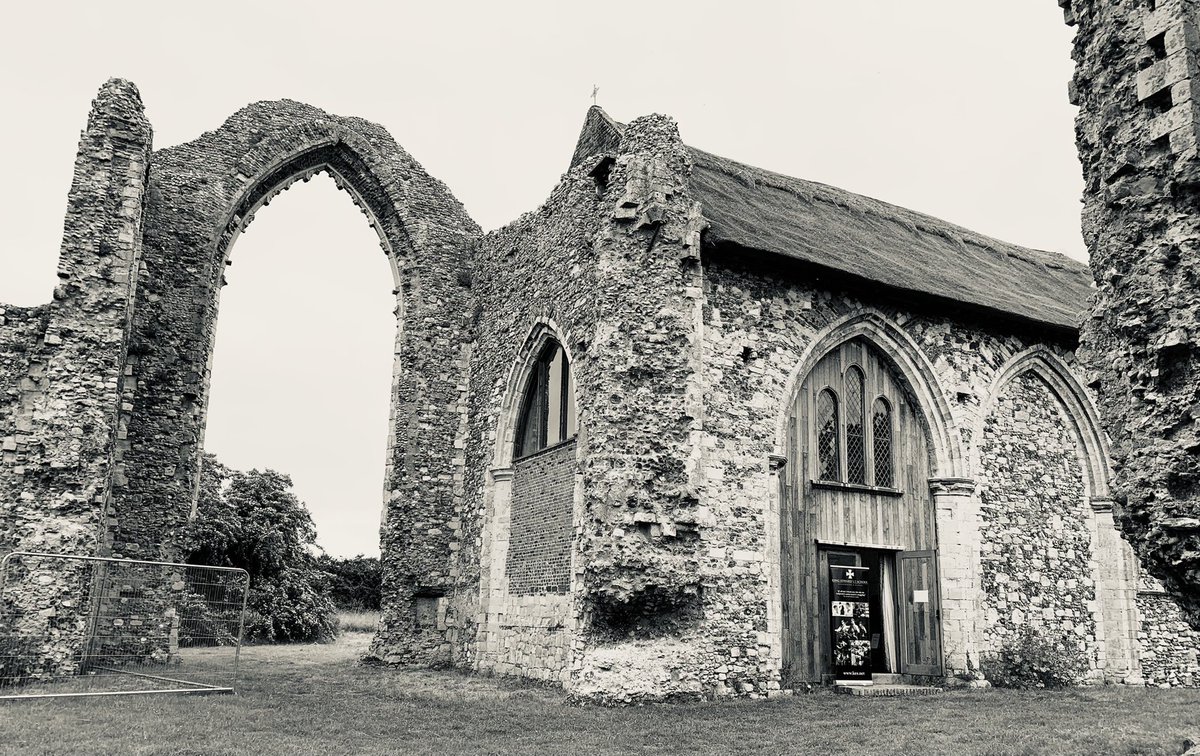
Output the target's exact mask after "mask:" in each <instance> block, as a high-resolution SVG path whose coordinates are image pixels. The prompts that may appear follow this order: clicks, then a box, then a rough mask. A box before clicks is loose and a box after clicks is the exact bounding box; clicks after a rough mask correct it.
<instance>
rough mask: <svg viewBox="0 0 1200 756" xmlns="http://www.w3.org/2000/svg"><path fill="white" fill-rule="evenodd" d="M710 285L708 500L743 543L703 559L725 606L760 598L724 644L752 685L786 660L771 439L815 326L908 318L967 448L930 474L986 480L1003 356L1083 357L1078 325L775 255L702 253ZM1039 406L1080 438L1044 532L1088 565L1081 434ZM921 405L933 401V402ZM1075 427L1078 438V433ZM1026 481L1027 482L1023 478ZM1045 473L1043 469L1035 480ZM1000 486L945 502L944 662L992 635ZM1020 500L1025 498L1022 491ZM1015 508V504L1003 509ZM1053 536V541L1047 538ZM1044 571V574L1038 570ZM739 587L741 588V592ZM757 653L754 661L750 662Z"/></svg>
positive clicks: (731, 662)
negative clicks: (1056, 511) (867, 288)
mask: <svg viewBox="0 0 1200 756" xmlns="http://www.w3.org/2000/svg"><path fill="white" fill-rule="evenodd" d="M704 292H705V301H704V313H705V315H704V363H705V383H706V392H707V397H708V401H707V402H706V407H705V415H704V418H705V438H704V441H703V450H704V469H705V471H706V478H705V486H704V489H703V499H702V500H703V502H704V503H705V505H706V506H707V507H708V508H709V509H710V510H711V512H712V514H713V517H714V519H715V520H716V521H718V522H721V523H726V524H727V526H726V527H727V533H726V534H725V538H726V539H728V541H729V543H730V544H731V545H733V544H736V549H737V550H736V551H734V550H733V549H730V550H728V551H722V550H720V549H717V548H712V547H710V549H709V553H710V554H712V555H713V556H714V557H716V558H713V559H711V560H710V561H708V562H706V563H705V565H704V566H705V572H706V573H713V574H715V575H719V577H718V578H708V579H709V580H714V581H716V580H720V581H728V582H729V583H730V584H731V585H730V587H731V589H732V590H729V591H728V594H727V595H730V596H731V600H730V603H729V605H728V607H727V608H725V611H729V612H730V613H731V614H733V616H735V617H739V619H741V618H745V617H746V614H747V613H750V612H753V613H754V614H751V615H750V618H749V622H746V624H745V625H743V626H744V627H747V628H748V629H753V630H754V631H755V632H756V633H757V635H756V637H755V639H754V641H753V642H751V643H746V642H745V641H743V644H742V645H740V647H733V648H726V649H722V653H721V656H723V657H724V658H723V659H722V663H721V665H720V667H723V668H725V669H726V670H728V671H727V672H725V674H726V676H727V677H726V679H727V680H728V679H729V676H730V673H733V674H735V675H737V676H738V679H737V681H736V682H735V685H736V686H738V687H745V684H746V683H750V684H753V685H754V689H755V690H762V689H763V688H766V690H768V691H769V690H771V689H773V684H774V683H776V681H777V679H778V678H777V677H776V675H777V672H776V671H775V670H778V669H779V668H780V666H781V664H782V662H783V660H782V650H781V643H780V636H779V634H780V632H781V630H780V628H781V625H780V623H781V622H782V617H781V616H780V608H779V606H778V605H777V604H774V603H773V600H772V598H771V597H772V596H773V595H776V594H777V592H778V588H777V587H776V586H777V585H778V581H779V580H780V572H779V562H778V560H779V555H778V551H777V550H774V551H773V550H772V547H771V544H772V542H773V541H774V540H775V539H777V534H776V528H777V524H776V518H778V512H777V511H774V510H771V508H770V504H769V502H770V501H771V491H770V485H771V478H770V475H769V470H768V467H769V462H768V457H769V455H770V454H772V453H773V452H776V453H778V452H777V449H776V447H775V445H776V443H777V439H776V437H775V434H776V430H777V424H778V422H779V419H778V418H779V414H778V413H781V412H783V411H784V408H785V407H786V402H788V401H789V400H790V397H789V396H788V395H787V394H788V391H789V388H790V387H791V386H793V385H794V384H792V383H790V381H794V380H799V378H801V377H802V376H795V375H793V371H794V370H795V369H796V367H797V365H798V364H799V362H800V359H801V357H802V356H803V355H804V354H805V350H806V349H807V348H808V347H809V345H810V344H812V342H813V340H814V339H815V338H816V337H817V336H818V335H819V334H820V333H822V332H823V331H824V330H825V329H828V328H830V327H832V326H834V325H835V324H836V323H839V322H846V321H852V320H854V319H855V318H858V317H860V316H861V317H867V318H871V319H874V320H876V321H878V322H882V323H890V324H893V325H894V326H895V327H896V328H898V329H899V330H900V331H901V332H903V334H904V335H905V336H906V337H907V338H908V339H911V342H912V343H913V344H914V345H915V346H916V349H917V350H919V352H920V354H921V355H923V357H924V359H926V360H927V361H928V364H929V365H930V366H931V367H932V370H933V374H934V376H935V378H936V386H934V387H933V388H934V390H935V391H940V392H941V394H942V397H943V399H944V400H945V403H946V406H948V408H949V412H950V417H949V418H948V420H947V424H948V425H949V426H950V428H951V429H952V431H953V433H955V434H957V437H958V441H959V443H960V445H961V449H962V456H963V460H962V463H961V467H958V468H955V467H954V466H953V465H949V466H947V467H946V468H945V469H942V470H935V472H934V474H935V475H941V476H947V475H949V476H961V477H966V478H968V479H977V480H979V481H980V482H985V481H986V480H987V471H988V469H991V468H988V467H986V466H985V465H984V464H982V462H981V454H984V453H987V450H985V448H984V447H983V446H982V445H981V443H980V438H979V436H980V435H981V432H980V429H982V428H983V427H984V415H985V413H986V411H987V410H986V407H985V405H986V403H987V400H988V397H989V392H990V391H991V390H992V387H993V384H994V383H995V381H996V380H997V379H998V377H999V376H1000V374H1001V373H1002V371H1003V370H1004V369H1005V367H1006V365H1008V364H1010V363H1011V362H1012V361H1013V360H1014V359H1015V358H1016V357H1017V356H1018V355H1021V354H1024V353H1026V352H1028V350H1030V349H1031V348H1033V347H1038V348H1041V349H1045V350H1046V351H1047V353H1048V354H1051V355H1053V356H1054V357H1055V358H1056V359H1059V360H1061V361H1062V362H1063V363H1064V364H1066V365H1068V366H1074V365H1075V361H1074V356H1073V354H1072V352H1071V343H1070V338H1069V335H1068V334H1064V335H1062V336H1061V337H1060V338H1059V339H1057V340H1055V339H1053V338H1050V339H1047V334H1046V333H1045V332H1044V331H1040V330H1039V331H1036V332H1033V331H1030V330H1028V329H1026V328H1022V327H1021V326H1020V324H1018V323H1008V324H1006V323H1004V322H1003V321H999V322H998V321H996V320H995V319H994V318H987V320H988V321H989V322H990V325H988V326H984V325H982V324H981V321H982V320H983V319H977V318H972V317H971V316H970V314H969V313H956V314H955V316H953V317H949V316H947V315H946V314H945V309H944V308H939V311H938V312H933V311H930V310H918V309H914V308H912V307H911V306H910V307H901V306H899V305H896V304H889V303H888V302H887V301H886V300H883V299H874V300H872V301H870V302H868V301H867V300H865V299H863V298H862V297H861V296H860V295H857V294H854V293H852V291H848V290H845V289H841V288H840V287H839V286H838V282H837V281H836V280H832V281H826V282H812V278H811V276H805V277H801V276H799V275H791V276H789V275H784V274H781V271H779V270H778V268H776V267H774V266H772V267H770V268H767V267H765V266H764V265H761V264H758V263H755V262H754V261H753V260H752V259H745V260H743V261H741V262H739V261H737V260H735V259H730V258H729V257H728V256H727V254H725V253H720V254H718V253H714V254H712V255H710V256H709V257H707V258H706V261H705V288H704ZM1019 380H1022V381H1024V380H1028V379H1026V378H1020V379H1019ZM1039 406H1040V407H1041V408H1040V409H1039V410H1038V411H1039V412H1040V413H1042V415H1045V419H1046V421H1047V422H1048V423H1049V424H1050V426H1051V427H1053V426H1054V424H1055V423H1059V424H1060V425H1059V426H1058V427H1057V428H1054V429H1053V430H1052V431H1050V433H1051V437H1052V438H1053V439H1055V440H1056V442H1057V443H1058V444H1060V446H1061V448H1062V450H1067V449H1070V450H1072V453H1073V455H1076V456H1073V457H1068V458H1066V459H1067V460H1068V461H1064V462H1062V463H1061V464H1062V465H1063V470H1064V472H1063V475H1064V478H1065V479H1064V481H1063V483H1062V485H1063V491H1062V494H1063V496H1064V497H1065V498H1069V499H1071V500H1072V501H1074V502H1076V504H1077V506H1076V507H1075V508H1074V510H1073V511H1074V516H1075V519H1074V520H1068V519H1066V518H1065V517H1064V520H1063V531H1062V533H1061V534H1056V533H1047V539H1049V540H1050V541H1053V542H1054V543H1055V544H1057V545H1056V546H1055V547H1056V548H1057V547H1058V546H1061V549H1062V552H1063V553H1064V554H1065V553H1066V552H1068V551H1070V550H1071V549H1074V552H1075V553H1074V556H1072V557H1071V558H1070V559H1069V564H1070V565H1071V572H1072V573H1073V575H1075V573H1081V572H1083V571H1085V566H1086V565H1087V563H1088V560H1089V558H1090V556H1091V553H1090V551H1089V550H1088V544H1087V533H1088V529H1087V520H1086V511H1085V510H1084V509H1083V506H1084V505H1083V492H1082V481H1081V479H1080V478H1081V475H1080V469H1079V462H1078V457H1077V454H1078V452H1077V451H1074V450H1075V449H1076V447H1075V445H1074V442H1073V439H1072V438H1071V436H1070V431H1069V430H1068V429H1067V426H1066V423H1065V419H1064V418H1062V417H1061V416H1060V415H1059V414H1057V410H1055V409H1054V408H1053V405H1050V404H1044V405H1039ZM922 410H923V411H924V412H926V413H929V412H931V411H936V410H931V409H930V408H929V407H923V408H922ZM1046 413H1050V414H1046ZM1067 439H1070V440H1071V443H1070V444H1069V445H1067ZM1070 459H1074V460H1076V461H1074V462H1071V461H1069V460H1070ZM1013 483H1014V484H1016V483H1018V481H1013ZM1019 483H1020V484H1021V485H1026V482H1025V481H1020V482H1019ZM1041 485H1043V483H1042V481H1037V482H1036V484H1035V486H1041ZM997 494H999V491H998V490H997V488H996V486H995V485H994V484H993V485H992V487H991V489H990V490H989V491H988V493H987V496H988V497H990V498H984V499H983V500H984V501H989V502H990V503H991V507H992V509H991V510H990V513H989V514H988V515H987V516H985V517H981V516H980V515H979V509H980V504H981V498H982V491H976V492H975V493H973V494H971V495H967V496H961V497H958V496H956V497H954V498H952V499H950V500H949V504H948V507H943V506H942V505H940V504H939V505H938V528H939V538H940V541H939V549H940V553H941V560H940V565H939V567H940V572H941V581H942V608H943V619H942V629H943V634H944V638H943V652H944V654H945V657H946V669H947V672H948V673H951V672H971V671H974V670H976V669H977V667H978V659H979V655H980V654H981V653H984V652H986V651H987V650H988V649H989V646H990V641H989V639H988V636H987V633H986V632H985V625H984V621H983V618H984V589H983V576H982V575H981V574H980V564H979V550H980V549H981V548H989V549H990V550H989V552H988V553H989V555H990V558H991V560H992V566H990V567H988V568H987V569H989V570H991V571H992V572H991V575H992V576H993V577H992V578H989V579H991V580H993V582H992V583H990V585H994V584H995V583H994V575H995V574H998V572H999V571H998V570H996V568H995V567H996V565H995V559H996V555H997V554H1000V553H1002V552H1003V551H1004V549H1005V546H1004V544H1003V543H989V538H992V539H997V540H1002V539H1000V538H999V533H998V532H997V530H996V529H995V528H994V526H990V525H989V524H988V522H989V520H990V521H991V522H993V523H994V522H995V519H996V515H997V514H998V512H999V511H1000V509H1001V508H1007V507H1011V506H1013V502H1010V501H1004V500H1002V499H999V498H997ZM1016 500H1017V501H1020V500H1021V499H1020V498H1019V497H1016ZM936 501H937V499H936V497H935V502H936ZM1002 505H1003V507H1002ZM972 512H974V513H972ZM1005 516H1006V517H1009V518H1013V517H1016V516H1019V515H1018V513H1016V512H1007V513H1006V515H1005ZM710 532H711V531H710ZM1060 536H1061V538H1060ZM714 540H715V539H714ZM717 545H718V544H713V546H717ZM1050 547H1051V545H1050V543H1048V544H1047V548H1050ZM722 557H724V558H722ZM729 557H733V559H729ZM727 560H728V561H727ZM1083 577H1084V576H1083V575H1082V574H1078V575H1075V576H1074V577H1070V578H1064V584H1063V587H1062V589H1061V591H1060V590H1059V587H1058V584H1057V578H1056V579H1055V589H1054V590H1055V591H1057V592H1061V593H1063V594H1064V595H1065V594H1067V593H1069V592H1070V590H1069V589H1068V588H1067V583H1066V582H1065V580H1068V579H1074V580H1076V583H1075V584H1074V585H1075V587H1076V588H1078V589H1080V591H1081V595H1083V596H1087V593H1086V592H1087V586H1086V585H1085V584H1084V583H1083V582H1082V580H1083ZM1021 579H1026V580H1027V579H1030V578H1028V577H1025V578H1021ZM1037 580H1038V582H1039V584H1040V577H1039V578H1038V579H1037ZM739 581H740V582H739ZM739 592H740V595H741V597H740V598H738V599H736V600H733V599H732V597H734V596H738V595H739ZM1015 598H1019V597H1015ZM1089 600H1090V598H1083V599H1082V600H1081V599H1077V598H1071V599H1070V606H1072V607H1074V609H1075V610H1076V611H1078V612H1079V615H1080V616H1079V618H1078V620H1079V624H1080V625H1081V626H1082V627H1083V628H1084V629H1085V635H1086V634H1087V633H1089V632H1092V633H1094V630H1093V629H1092V628H1093V623H1092V620H1090V618H1089V617H1090V612H1091V611H1092V609H1093V607H1092V605H1091V604H1090V603H1088V602H1089ZM1021 601H1024V599H1021ZM1015 608H1018V607H1017V606H1016V605H1015V604H1014V605H1013V606H1010V607H1009V609H1008V612H1009V616H1010V619H1011V613H1012V610H1013V609H1015ZM1035 608H1036V607H1034V606H1032V605H1029V606H1027V607H1024V608H1022V611H1024V612H1026V613H1031V612H1032V611H1033V610H1034V609H1035ZM718 611H720V610H718ZM716 613H717V612H713V614H716ZM709 616H712V614H710V615H709ZM743 622H745V619H743ZM1114 631H1115V630H1114ZM1132 632H1133V631H1132V629H1131V628H1130V629H1128V630H1127V634H1129V635H1130V636H1132ZM743 637H745V636H743ZM747 640H748V639H747ZM749 660H753V662H754V663H753V664H748V663H747V662H748V661H749ZM720 667H718V668H720Z"/></svg>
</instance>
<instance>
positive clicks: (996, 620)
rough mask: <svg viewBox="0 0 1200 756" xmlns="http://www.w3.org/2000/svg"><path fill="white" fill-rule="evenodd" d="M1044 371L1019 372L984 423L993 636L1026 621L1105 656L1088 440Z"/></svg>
mask: <svg viewBox="0 0 1200 756" xmlns="http://www.w3.org/2000/svg"><path fill="white" fill-rule="evenodd" d="M1070 427H1071V426H1070V420H1069V419H1068V418H1067V417H1065V416H1064V415H1063V409H1062V408H1061V407H1060V405H1059V402H1058V401H1057V399H1056V398H1055V397H1054V395H1053V394H1051V392H1050V390H1049V388H1048V387H1047V386H1046V385H1045V383H1043V382H1042V381H1041V379H1039V378H1038V377H1037V376H1035V375H1033V374H1031V373H1025V374H1023V375H1020V376H1018V377H1017V378H1015V379H1013V380H1012V381H1011V382H1009V383H1008V385H1007V386H1005V387H1004V388H1003V389H1002V391H1001V392H1000V395H999V396H997V397H996V399H995V404H994V406H993V408H992V410H991V412H989V414H988V416H987V418H986V420H985V422H984V432H983V438H982V439H981V444H982V445H981V449H980V457H981V460H982V462H983V465H982V469H981V471H980V472H981V474H980V476H979V494H980V499H981V506H980V513H981V515H982V519H983V528H982V532H981V533H980V536H981V546H980V551H981V553H982V559H983V565H982V567H983V570H982V583H983V591H984V596H985V599H984V609H985V611H986V612H987V618H986V626H985V629H984V644H985V648H987V649H989V650H997V649H999V648H1000V647H1001V646H1002V645H1003V644H1004V643H1005V642H1006V641H1009V640H1013V639H1014V637H1015V636H1016V635H1017V634H1018V633H1020V632H1021V631H1023V630H1027V629H1033V630H1035V631H1036V632H1037V633H1038V635H1040V636H1042V637H1044V638H1045V639H1046V640H1048V641H1051V642H1059V641H1061V642H1063V643H1065V644H1066V648H1067V649H1068V650H1074V651H1077V652H1078V653H1079V654H1080V655H1082V656H1083V657H1084V658H1086V660H1087V663H1088V667H1089V668H1090V669H1093V670H1095V669H1096V668H1097V664H1098V655H1097V630H1096V624H1097V623H1096V612H1097V611H1098V608H1097V604H1096V600H1095V599H1096V581H1095V564H1094V561H1093V554H1092V544H1091V537H1090V532H1089V528H1088V523H1087V520H1088V518H1089V517H1091V514H1092V513H1091V509H1090V506H1089V504H1088V502H1087V497H1086V494H1085V491H1084V477H1083V468H1082V467H1081V465H1080V458H1079V455H1080V449H1079V446H1078V444H1077V442H1076V440H1075V438H1074V437H1073V435H1072V434H1071V432H1070Z"/></svg>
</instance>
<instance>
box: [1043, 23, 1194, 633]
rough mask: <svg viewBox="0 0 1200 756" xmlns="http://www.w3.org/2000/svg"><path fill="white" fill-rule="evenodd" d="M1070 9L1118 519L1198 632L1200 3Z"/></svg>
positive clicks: (1085, 333)
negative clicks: (1199, 96) (1199, 148)
mask: <svg viewBox="0 0 1200 756" xmlns="http://www.w3.org/2000/svg"><path fill="white" fill-rule="evenodd" d="M1059 5H1060V6H1062V7H1063V8H1064V12H1065V15H1066V20H1067V23H1068V24H1071V25H1074V26H1075V27H1076V34H1075V41H1074V52H1073V57H1074V59H1075V62H1076V69H1075V75H1074V78H1073V81H1072V83H1071V91H1070V96H1071V100H1072V102H1073V103H1074V104H1076V105H1078V106H1079V113H1078V116H1077V119H1076V144H1077V146H1078V149H1079V157H1080V161H1081V162H1082V164H1083V172H1084V180H1085V190H1084V209H1083V234H1084V239H1085V241H1086V242H1087V246H1088V250H1089V253H1090V264H1091V269H1092V274H1093V277H1094V278H1095V280H1096V284H1097V289H1096V293H1095V296H1094V300H1093V303H1092V311H1091V317H1090V318H1088V319H1087V320H1086V321H1085V322H1084V323H1083V328H1082V334H1081V349H1080V359H1081V361H1082V363H1083V364H1084V365H1086V371H1087V378H1086V382H1087V384H1088V385H1089V386H1090V387H1092V388H1093V389H1094V390H1095V392H1096V396H1097V403H1098V406H1099V408H1100V412H1101V418H1102V422H1103V424H1104V427H1105V429H1106V430H1107V431H1108V434H1109V436H1110V437H1111V440H1112V459H1113V469H1114V472H1115V477H1114V481H1113V498H1114V500H1115V506H1114V512H1115V514H1116V516H1117V519H1118V521H1119V522H1120V525H1121V529H1122V530H1123V531H1124V533H1125V534H1126V536H1127V537H1128V538H1129V540H1130V541H1131V543H1132V544H1133V546H1134V549H1135V550H1136V551H1137V553H1138V554H1139V555H1140V556H1141V558H1142V560H1143V561H1144V563H1145V566H1146V568H1147V569H1148V571H1149V572H1150V573H1151V574H1153V575H1154V576H1155V577H1157V578H1159V579H1161V580H1162V582H1163V585H1164V587H1165V588H1166V590H1167V591H1168V592H1169V593H1170V594H1171V595H1172V596H1174V597H1175V598H1176V600H1178V601H1179V602H1180V604H1181V606H1182V607H1183V609H1184V612H1185V616H1187V618H1188V621H1189V622H1190V623H1191V624H1192V626H1193V627H1194V628H1200V454H1197V450H1200V404H1198V403H1197V399H1198V397H1200V351H1198V350H1197V339H1200V294H1198V293H1197V292H1198V291H1200V288H1198V287H1197V277H1198V275H1200V211H1198V210H1197V207H1200V202H1198V200H1200V156H1198V152H1197V135H1198V133H1200V132H1198V129H1200V118H1198V117H1197V116H1198V111H1197V97H1196V91H1197V87H1198V86H1200V68H1198V61H1197V54H1198V52H1200V7H1198V6H1197V4H1196V2H1194V0H1156V1H1151V0H1142V1H1140V2H1110V1H1109V0H1059Z"/></svg>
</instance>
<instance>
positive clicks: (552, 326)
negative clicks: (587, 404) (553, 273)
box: [492, 313, 583, 469]
mask: <svg viewBox="0 0 1200 756" xmlns="http://www.w3.org/2000/svg"><path fill="white" fill-rule="evenodd" d="M551 339H553V340H554V341H556V342H558V343H559V344H560V345H561V346H562V348H563V353H564V354H566V356H567V363H568V364H569V365H570V366H571V372H572V375H573V377H574V378H575V380H576V386H577V387H578V376H579V373H578V371H577V369H576V365H575V354H574V352H572V350H571V345H570V341H569V337H568V335H567V334H566V333H565V332H564V330H563V329H562V328H561V327H560V326H559V325H558V323H557V322H555V320H554V318H552V317H551V316H550V315H549V314H547V313H543V314H541V315H539V316H538V317H537V318H535V319H534V323H533V326H531V327H530V329H529V332H528V335H527V336H526V337H525V341H524V342H523V343H522V345H521V348H520V350H519V351H518V352H517V355H518V356H517V358H516V359H515V360H514V361H513V362H512V363H511V364H510V366H509V369H508V378H507V379H506V380H505V382H504V395H503V399H502V400H501V404H500V412H499V414H498V415H497V417H496V446H495V447H494V448H493V450H492V467H493V469H501V468H508V467H510V466H511V465H512V462H513V443H514V442H515V440H516V439H515V438H514V434H515V433H516V430H515V429H516V426H517V416H518V415H519V414H520V411H521V398H522V396H523V394H524V391H525V384H526V383H527V382H528V380H529V373H530V371H532V370H533V366H534V364H535V363H536V362H537V358H538V354H540V353H541V351H542V347H544V346H545V345H546V342H547V341H549V340H551ZM579 410H580V408H579V393H578V389H577V390H576V394H575V417H576V418H578V419H579V428H580V434H581V435H582V433H583V417H582V415H581V414H580V411H579Z"/></svg>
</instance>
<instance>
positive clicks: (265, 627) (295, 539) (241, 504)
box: [181, 454, 338, 643]
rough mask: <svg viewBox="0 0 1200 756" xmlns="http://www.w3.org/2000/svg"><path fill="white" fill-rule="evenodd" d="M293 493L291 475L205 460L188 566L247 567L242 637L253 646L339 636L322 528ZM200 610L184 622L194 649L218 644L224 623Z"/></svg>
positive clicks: (187, 537)
mask: <svg viewBox="0 0 1200 756" xmlns="http://www.w3.org/2000/svg"><path fill="white" fill-rule="evenodd" d="M291 487H292V480H291V478H289V477H288V476H286V475H282V474H280V473H277V472H274V471H272V470H265V471H261V472H260V471H258V470H251V471H250V472H244V473H243V472H237V471H235V470H230V469H229V468H227V467H225V466H224V465H222V464H221V463H220V462H218V461H217V459H216V457H214V456H212V455H211V454H207V455H205V457H204V467H203V469H202V472H201V479H200V496H199V499H198V501H197V505H196V516H195V518H193V520H192V522H191V523H189V525H188V527H187V528H186V530H185V532H184V533H183V550H184V552H185V553H186V554H187V555H188V556H187V558H186V561H187V563H188V564H202V565H211V566H214V567H241V568H242V569H244V570H246V571H247V572H248V573H250V593H249V596H248V598H247V601H246V628H245V634H244V636H243V638H244V639H245V640H246V641H247V642H250V643H255V642H258V643H288V642H297V641H304V642H313V641H316V642H321V643H323V642H326V641H331V640H333V639H334V638H336V637H337V634H338V619H337V609H336V607H334V605H333V602H332V601H331V600H330V598H329V595H328V591H329V576H328V575H327V574H326V573H325V572H323V571H322V570H321V569H320V567H319V566H318V565H317V560H316V558H315V557H314V556H313V555H312V551H313V550H314V549H315V548H316V546H315V544H316V539H317V530H316V526H315V525H313V521H312V516H311V515H309V513H308V510H307V509H306V508H305V507H304V503H303V502H301V501H300V500H299V499H297V498H296V496H295V494H293V493H292V491H291ZM195 598H197V599H200V600H201V601H203V599H202V598H200V597H198V596H197V597H195ZM194 608H196V609H197V610H198V611H196V612H193V617H194V618H193V619H192V620H190V623H189V622H185V623H184V624H185V625H187V624H190V625H192V627H189V628H187V632H188V633H189V634H190V635H191V636H192V637H193V638H194V639H196V640H195V641H194V642H197V643H199V642H201V641H200V640H199V639H200V638H207V639H211V640H207V641H206V642H207V643H213V642H220V639H221V635H220V633H221V630H220V628H218V627H216V625H218V624H221V623H222V621H223V620H224V618H223V617H218V616H216V614H214V613H212V612H207V613H206V611H205V610H203V609H202V608H199V607H194ZM182 630H184V628H182V627H181V631H182ZM181 635H183V633H182V632H181ZM181 642H182V639H181Z"/></svg>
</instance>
